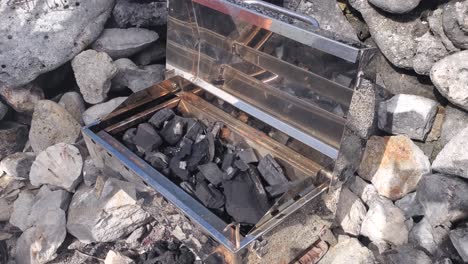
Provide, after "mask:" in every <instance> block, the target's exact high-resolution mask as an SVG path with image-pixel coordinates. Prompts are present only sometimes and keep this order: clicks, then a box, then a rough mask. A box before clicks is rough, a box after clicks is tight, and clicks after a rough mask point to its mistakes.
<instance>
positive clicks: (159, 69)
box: [112, 58, 166, 93]
mask: <svg viewBox="0 0 468 264" xmlns="http://www.w3.org/2000/svg"><path fill="white" fill-rule="evenodd" d="M115 65H116V66H117V71H118V72H117V75H116V76H115V77H114V79H112V89H117V90H122V89H124V88H126V87H127V88H129V89H130V90H132V91H133V92H134V93H136V92H138V91H141V90H143V89H145V88H148V87H150V86H152V85H154V84H157V83H159V82H161V81H162V80H164V70H165V69H166V66H165V65H162V64H161V65H148V66H143V67H138V66H137V65H136V64H135V63H133V62H132V61H131V60H129V59H126V58H123V59H118V60H116V61H115Z"/></svg>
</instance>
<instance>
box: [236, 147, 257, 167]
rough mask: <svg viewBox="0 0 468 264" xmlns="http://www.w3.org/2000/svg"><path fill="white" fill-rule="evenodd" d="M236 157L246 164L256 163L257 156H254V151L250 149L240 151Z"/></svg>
mask: <svg viewBox="0 0 468 264" xmlns="http://www.w3.org/2000/svg"><path fill="white" fill-rule="evenodd" d="M237 156H238V157H239V159H241V160H242V161H243V162H245V163H247V164H250V163H254V162H258V158H257V154H255V151H254V150H253V149H252V148H245V149H242V150H241V151H239V152H237Z"/></svg>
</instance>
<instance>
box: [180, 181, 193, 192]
mask: <svg viewBox="0 0 468 264" xmlns="http://www.w3.org/2000/svg"><path fill="white" fill-rule="evenodd" d="M180 187H181V188H182V189H184V190H185V191H186V192H187V193H189V194H190V195H193V196H195V195H196V193H195V188H194V187H193V185H192V184H191V183H190V182H186V181H184V182H181V183H180Z"/></svg>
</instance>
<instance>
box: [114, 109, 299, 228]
mask: <svg viewBox="0 0 468 264" xmlns="http://www.w3.org/2000/svg"><path fill="white" fill-rule="evenodd" d="M230 135H231V131H230V130H229V129H228V128H227V127H226V126H224V124H223V123H222V122H215V123H213V124H211V125H210V126H206V125H205V124H204V123H202V122H200V121H199V120H196V119H194V118H186V117H181V116H178V115H176V114H175V113H174V111H173V110H172V109H162V110H160V111H158V112H157V113H155V114H154V115H153V116H152V117H151V118H150V119H149V120H148V122H147V123H141V124H139V125H138V126H137V127H135V128H130V129H128V130H127V131H125V133H124V135H123V136H122V141H123V143H124V144H125V145H126V146H127V147H128V148H129V149H131V150H132V151H134V152H135V153H136V154H137V155H139V156H140V157H142V158H144V159H145V160H146V161H147V162H148V163H150V164H151V165H152V166H153V167H154V168H156V169H157V170H158V171H160V172H161V173H163V174H164V175H165V176H167V177H168V178H169V179H171V180H172V181H173V182H174V183H176V184H178V185H179V186H180V187H181V188H182V189H184V190H185V191H186V192H187V193H189V194H190V195H192V196H193V197H196V198H197V199H198V200H199V201H200V202H201V203H202V204H203V205H204V206H206V207H207V208H209V209H210V210H211V211H212V212H214V213H215V214H216V215H218V216H219V217H221V218H222V219H223V220H225V221H226V222H229V223H231V222H236V223H240V224H242V225H244V226H247V227H248V226H251V225H254V224H256V223H257V222H258V221H259V220H260V218H261V217H262V216H263V215H264V214H265V213H266V212H267V211H268V209H269V208H270V207H271V206H272V204H273V202H274V201H275V199H277V198H278V197H279V196H280V195H281V194H283V193H284V192H286V191H287V190H288V188H289V187H290V186H291V185H292V184H293V183H292V182H289V181H288V179H287V178H286V176H285V175H284V173H283V169H282V168H281V166H280V165H279V164H278V163H277V161H276V160H275V159H274V158H273V157H272V156H271V155H266V156H264V157H260V158H259V157H258V156H257V154H256V153H255V151H254V150H253V149H252V148H251V147H249V146H248V145H247V144H246V143H244V142H242V143H239V144H236V145H233V144H231V143H230V142H228V140H227V139H228V138H229V137H230ZM240 145H242V146H240Z"/></svg>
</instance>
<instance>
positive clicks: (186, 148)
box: [175, 137, 193, 158]
mask: <svg viewBox="0 0 468 264" xmlns="http://www.w3.org/2000/svg"><path fill="white" fill-rule="evenodd" d="M192 145H193V141H192V140H190V139H188V138H185V137H184V138H182V140H181V141H180V142H179V144H178V145H177V147H178V151H177V152H176V154H175V155H176V156H177V157H179V158H184V157H186V156H189V155H190V153H192Z"/></svg>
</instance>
